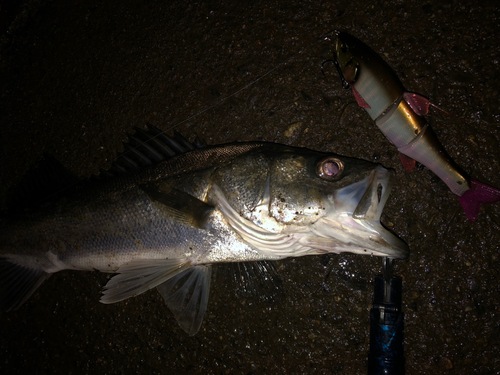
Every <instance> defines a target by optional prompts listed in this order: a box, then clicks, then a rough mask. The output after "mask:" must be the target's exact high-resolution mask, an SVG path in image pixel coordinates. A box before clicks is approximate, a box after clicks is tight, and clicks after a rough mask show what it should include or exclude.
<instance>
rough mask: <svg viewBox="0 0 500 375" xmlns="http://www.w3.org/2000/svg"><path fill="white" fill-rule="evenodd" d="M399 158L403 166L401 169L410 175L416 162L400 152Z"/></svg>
mask: <svg viewBox="0 0 500 375" xmlns="http://www.w3.org/2000/svg"><path fill="white" fill-rule="evenodd" d="M399 158H400V159H401V164H403V168H404V169H405V171H406V172H408V173H410V172H411V171H413V169H414V168H415V165H416V161H415V160H414V159H412V158H410V157H409V156H408V155H405V154H403V153H401V152H400V153H399Z"/></svg>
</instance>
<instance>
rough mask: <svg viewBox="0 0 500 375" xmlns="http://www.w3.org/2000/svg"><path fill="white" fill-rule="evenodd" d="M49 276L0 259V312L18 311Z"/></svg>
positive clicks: (40, 271)
mask: <svg viewBox="0 0 500 375" xmlns="http://www.w3.org/2000/svg"><path fill="white" fill-rule="evenodd" d="M49 276H50V274H49V273H47V272H44V271H42V270H37V269H32V268H28V267H24V266H20V265H18V264H15V263H12V262H11V261H9V260H7V259H0V311H11V310H16V309H18V308H19V307H20V306H21V305H22V304H23V303H24V302H26V300H27V299H28V298H29V297H30V296H31V295H32V294H33V293H34V292H35V290H37V289H38V287H39V286H40V285H42V283H43V282H44V281H45V280H47V279H48V278H49Z"/></svg>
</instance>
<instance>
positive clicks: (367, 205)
mask: <svg viewBox="0 0 500 375" xmlns="http://www.w3.org/2000/svg"><path fill="white" fill-rule="evenodd" d="M393 174H394V172H392V171H390V170H387V169H385V168H383V167H379V168H377V169H376V170H375V171H374V172H373V173H372V174H371V175H370V177H369V178H370V183H369V185H368V187H367V189H366V191H365V193H364V194H363V196H362V197H361V199H360V201H359V203H358V205H357V206H356V209H355V210H354V212H353V214H352V217H353V218H355V219H363V220H369V221H378V220H380V216H381V215H382V211H383V210H384V206H385V204H386V202H387V199H388V198H389V194H390V193H391V188H392V179H393V178H392V176H393Z"/></svg>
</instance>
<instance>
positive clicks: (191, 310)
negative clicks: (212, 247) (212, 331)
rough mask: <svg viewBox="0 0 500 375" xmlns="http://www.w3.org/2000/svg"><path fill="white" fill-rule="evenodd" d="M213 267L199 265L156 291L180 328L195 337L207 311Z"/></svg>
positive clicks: (160, 286)
mask: <svg viewBox="0 0 500 375" xmlns="http://www.w3.org/2000/svg"><path fill="white" fill-rule="evenodd" d="M211 275H212V267H211V266H210V265H199V266H194V267H191V268H189V269H188V270H186V271H184V272H182V273H179V274H178V275H176V276H174V277H172V278H171V279H169V280H168V281H166V282H164V283H163V284H161V285H159V286H158V287H157V288H156V289H157V290H158V292H159V293H160V294H161V296H162V297H163V298H164V299H165V303H166V304H167V306H168V308H169V309H170V311H172V314H174V317H175V319H177V323H179V326H180V327H181V328H182V329H183V330H184V331H185V332H186V333H187V334H188V335H190V336H193V335H195V334H196V333H197V332H198V331H199V329H200V327H201V323H202V322H203V316H204V315H205V312H206V310H207V305H208V295H209V293H210V280H211Z"/></svg>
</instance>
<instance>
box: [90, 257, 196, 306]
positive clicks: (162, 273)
mask: <svg viewBox="0 0 500 375" xmlns="http://www.w3.org/2000/svg"><path fill="white" fill-rule="evenodd" d="M189 267H191V263H190V262H189V261H187V260H185V259H137V260H133V261H130V262H128V263H126V264H124V265H123V266H121V267H120V268H119V269H118V271H117V273H118V275H115V276H113V277H112V278H111V280H109V281H108V283H107V284H106V285H105V287H104V290H103V292H102V294H103V295H102V297H101V300H100V301H101V302H102V303H105V304H110V303H115V302H120V301H123V300H125V299H127V298H130V297H134V296H137V295H139V294H141V293H144V292H145V291H147V290H149V289H152V288H154V287H156V286H158V285H160V284H162V283H164V282H165V281H167V280H168V279H170V278H172V277H174V276H175V275H177V274H179V273H181V272H183V271H185V270H186V269H188V268H189Z"/></svg>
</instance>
